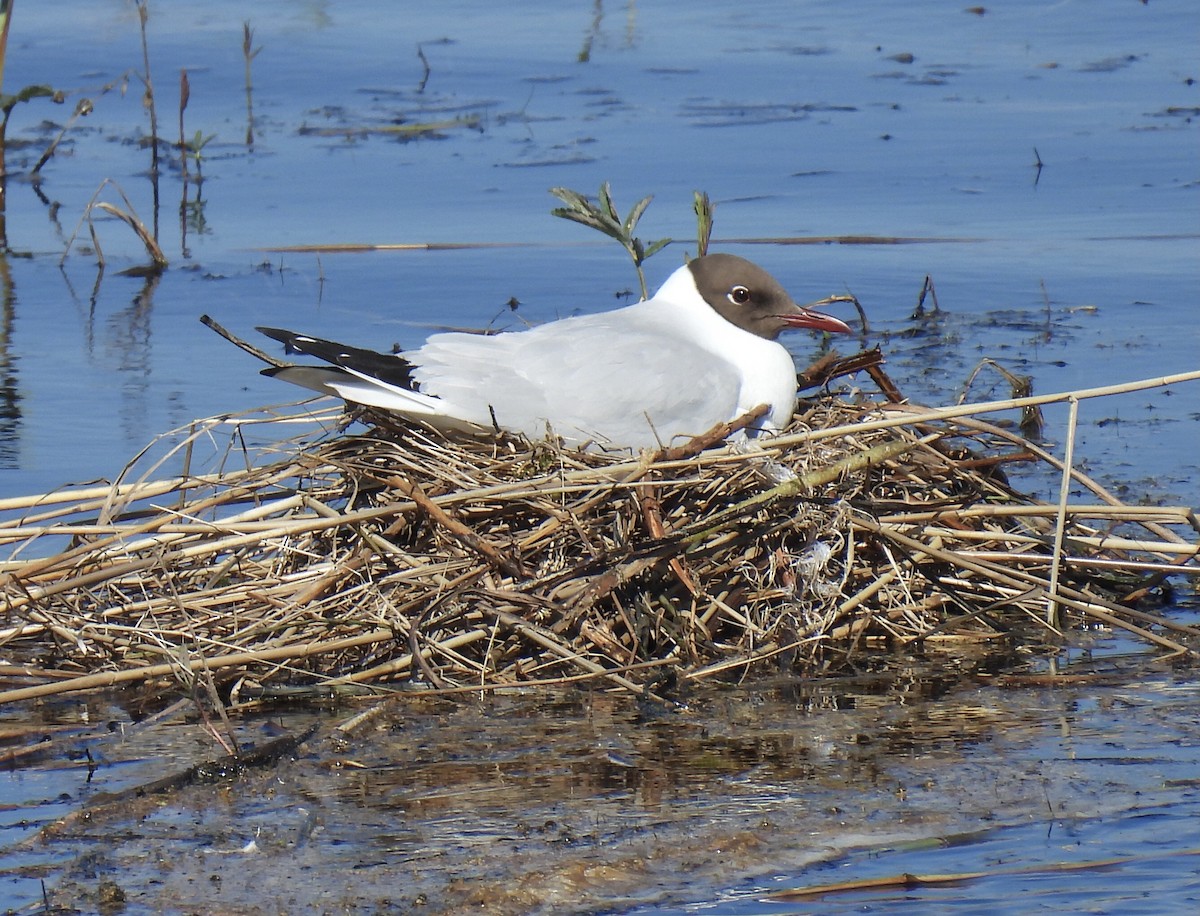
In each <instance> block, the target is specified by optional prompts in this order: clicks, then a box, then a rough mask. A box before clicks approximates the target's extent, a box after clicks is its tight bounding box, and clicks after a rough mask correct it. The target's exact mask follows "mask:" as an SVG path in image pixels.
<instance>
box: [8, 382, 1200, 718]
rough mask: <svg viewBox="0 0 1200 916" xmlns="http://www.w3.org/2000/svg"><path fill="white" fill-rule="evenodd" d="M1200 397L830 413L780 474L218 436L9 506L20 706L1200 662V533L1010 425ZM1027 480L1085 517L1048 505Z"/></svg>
mask: <svg viewBox="0 0 1200 916" xmlns="http://www.w3.org/2000/svg"><path fill="white" fill-rule="evenodd" d="M1196 375H1200V373H1197V374H1196ZM1179 380H1181V379H1178V378H1176V379H1172V380H1163V379H1157V380H1152V381H1149V382H1145V383H1134V384H1133V385H1132V386H1124V387H1121V386H1114V387H1113V388H1110V389H1090V390H1088V391H1083V392H1071V393H1068V394H1064V395H1059V396H1054V395H1047V396H1041V397H1038V398H1023V399H1017V400H1012V401H1008V402H990V403H989V404H985V405H974V406H971V405H965V406H958V407H952V408H942V409H932V410H930V409H924V408H918V407H914V406H911V405H907V404H899V403H893V402H891V401H889V400H870V399H861V400H854V401H850V400H844V399H839V398H837V397H834V396H831V395H824V396H821V397H819V398H817V399H814V400H809V401H802V403H801V407H800V410H799V412H798V415H797V416H796V418H795V419H794V421H793V423H792V424H791V426H790V427H789V428H788V429H787V430H786V431H785V432H784V433H783V434H782V435H780V436H777V437H775V438H772V439H769V440H766V441H765V442H764V443H763V444H762V446H761V447H757V446H755V447H748V448H747V447H742V448H738V447H736V446H728V445H724V444H718V445H717V446H715V447H706V446H712V443H713V442H714V441H715V442H718V443H720V434H721V433H722V432H725V430H720V429H718V430H716V431H714V432H713V433H712V434H710V435H709V436H708V437H701V439H700V440H697V441H693V442H692V443H688V444H686V445H684V446H682V447H677V448H670V449H662V450H659V451H658V452H655V453H644V454H642V455H640V456H637V457H631V456H630V455H629V454H628V453H627V452H625V453H621V454H617V455H611V454H604V453H601V452H599V451H596V450H587V451H579V450H574V449H564V448H561V447H558V446H557V445H555V444H553V443H551V442H540V443H530V442H527V441H525V440H522V439H517V438H512V437H505V436H496V437H493V438H481V439H455V440H451V439H447V438H444V437H441V436H440V435H438V434H436V433H434V432H432V431H428V430H421V429H415V428H412V427H400V426H397V425H395V424H394V423H393V422H391V421H390V420H389V418H387V417H385V416H380V415H376V414H371V413H362V412H360V413H357V414H354V415H353V416H354V417H355V418H356V419H359V420H362V421H364V422H365V423H366V424H367V431H366V432H362V433H358V434H348V433H346V432H345V431H344V426H345V421H346V419H347V415H343V414H340V413H338V412H336V411H326V412H325V413H324V414H319V413H317V414H314V413H313V410H312V409H310V410H309V411H308V412H307V413H306V412H304V411H293V412H292V414H291V415H288V414H281V413H279V412H276V411H262V412H256V413H254V414H248V415H245V416H240V417H233V418H228V417H226V418H214V419H211V420H207V421H202V422H197V423H195V424H193V425H192V426H191V427H189V428H188V429H186V430H184V431H181V432H179V433H177V434H176V435H175V436H168V437H164V441H166V442H167V443H168V444H169V453H168V457H171V458H172V460H176V461H180V460H182V462H183V464H184V466H185V467H189V468H190V467H191V466H192V465H193V464H196V463H199V462H198V459H196V458H195V456H196V455H197V454H199V452H200V451H202V450H203V449H204V448H208V449H209V450H215V452H216V455H215V458H213V459H212V460H213V461H214V462H215V467H216V468H217V469H216V470H213V471H209V472H206V473H203V474H201V473H190V472H189V473H185V474H183V475H182V476H179V477H172V478H168V479H156V478H155V477H154V473H153V472H154V470H155V468H157V467H160V466H161V465H162V463H163V462H162V461H159V462H158V463H157V464H153V465H152V467H151V471H150V472H147V473H143V474H142V475H141V476H140V477H139V479H138V480H137V482H128V481H129V480H130V479H131V478H132V477H133V469H132V466H131V468H130V469H127V473H126V474H125V475H124V476H123V478H122V481H119V482H118V483H117V484H113V485H104V486H92V487H68V488H63V489H62V490H60V491H56V492H53V493H47V494H38V495H36V496H30V497H25V498H20V499H9V500H5V501H3V502H0V548H2V549H3V550H4V554H5V556H6V557H7V559H6V560H4V561H0V600H2V602H3V608H4V612H5V617H4V622H3V628H2V629H0V639H2V640H3V642H4V644H5V646H6V647H7V651H8V654H9V664H8V665H6V669H5V684H6V687H7V689H5V690H4V691H0V702H14V701H17V700H24V699H30V698H34V697H39V696H51V695H56V694H61V693H66V692H68V691H72V690H82V689H92V688H98V687H108V686H112V685H117V684H130V683H139V684H141V685H143V686H144V687H145V688H146V689H149V690H162V691H164V692H175V691H177V690H178V688H179V687H180V686H193V685H195V684H196V683H197V678H198V677H201V676H202V677H203V679H204V680H205V682H206V683H208V684H209V686H218V687H220V688H221V692H222V693H223V694H225V695H226V696H229V697H230V698H231V699H232V701H233V702H234V703H239V702H247V701H254V700H257V699H265V698H272V697H290V696H296V695H299V696H305V695H312V696H321V695H330V694H339V693H340V694H350V693H357V692H363V691H377V690H395V689H401V688H412V687H413V686H415V685H419V686H421V687H423V688H426V689H439V690H468V689H470V690H477V689H481V688H484V689H486V688H495V687H500V686H505V685H544V684H565V683H572V682H579V681H594V682H595V683H596V684H597V685H599V686H606V687H614V688H618V689H625V690H630V691H635V692H639V693H643V694H646V695H648V696H668V695H669V694H670V692H671V691H672V690H674V689H676V687H677V686H678V685H679V684H680V682H686V681H693V682H694V681H699V680H702V679H733V678H740V677H744V676H746V675H748V674H755V673H766V672H775V671H779V670H780V669H781V668H782V669H783V670H787V671H793V672H797V673H801V674H805V675H810V676H821V675H823V674H835V673H845V672H847V671H861V670H863V669H864V668H867V667H871V666H875V667H876V668H877V667H878V666H879V665H881V664H882V665H884V666H886V665H887V664H888V661H887V660H888V659H889V658H895V659H896V663H897V664H899V663H900V660H901V659H902V658H903V656H904V655H905V653H904V652H897V651H896V650H897V649H903V648H905V647H912V648H914V649H941V650H948V651H955V650H957V649H963V650H969V651H971V652H973V653H978V652H979V651H980V650H982V651H984V652H985V653H987V652H990V651H991V650H992V649H995V650H996V651H997V652H1000V651H1002V652H1003V653H1004V654H1005V655H1007V656H1008V657H1012V651H1013V649H1014V648H1017V649H1021V650H1023V651H1028V652H1031V653H1043V652H1044V653H1052V652H1054V651H1056V650H1057V648H1058V647H1059V646H1061V645H1062V643H1063V641H1064V639H1066V638H1068V632H1069V631H1071V630H1073V629H1079V628H1085V627H1087V628H1090V627H1096V626H1099V627H1103V628H1106V629H1111V628H1119V629H1123V630H1125V631H1127V632H1128V633H1129V634H1132V635H1133V636H1134V637H1135V638H1136V639H1138V640H1144V641H1145V642H1146V643H1147V644H1149V645H1153V646H1154V647H1156V649H1157V650H1160V651H1161V652H1162V653H1163V654H1164V655H1167V656H1170V657H1176V658H1180V659H1192V660H1194V659H1195V658H1196V653H1197V651H1198V650H1200V640H1198V637H1200V630H1197V629H1194V628H1191V627H1189V626H1187V625H1184V624H1181V623H1177V622H1174V621H1172V620H1171V619H1170V617H1169V616H1164V615H1162V614H1158V613H1155V610H1154V608H1155V606H1154V605H1153V604H1152V603H1151V602H1150V601H1149V600H1147V599H1151V598H1154V597H1156V596H1157V595H1158V594H1159V592H1160V591H1161V590H1162V589H1164V588H1167V587H1169V582H1170V577H1173V576H1174V577H1181V576H1182V577H1188V576H1195V575H1196V572H1197V563H1196V557H1197V553H1198V549H1200V548H1198V546H1197V535H1198V534H1200V523H1198V521H1197V517H1196V514H1195V512H1194V510H1193V509H1191V508H1188V507H1169V506H1132V505H1125V504H1123V503H1122V502H1120V501H1119V500H1117V499H1116V498H1114V497H1113V496H1112V495H1111V494H1109V493H1108V492H1106V491H1105V490H1104V489H1103V488H1102V487H1101V486H1100V485H1099V484H1097V483H1096V482H1095V481H1093V480H1091V479H1089V478H1088V477H1087V476H1085V475H1084V474H1082V473H1081V472H1080V471H1079V470H1078V469H1077V468H1074V467H1072V466H1071V464H1070V449H1069V447H1068V449H1067V460H1066V461H1065V462H1064V461H1060V460H1059V459H1056V458H1054V457H1053V456H1052V455H1050V454H1049V453H1048V452H1046V451H1044V450H1043V449H1042V448H1041V447H1039V446H1038V445H1037V444H1036V443H1035V442H1033V441H1030V440H1027V439H1026V438H1024V437H1023V436H1022V435H1021V434H1019V433H1017V432H1016V431H1015V430H1014V429H1010V428H1006V427H1003V426H1000V425H996V424H994V423H992V422H989V421H987V420H985V419H984V418H983V417H984V416H985V415H986V414H989V413H992V412H995V411H997V410H1000V409H1002V408H1024V409H1025V410H1034V409H1036V406H1037V405H1038V404H1040V403H1047V402H1050V401H1054V400H1059V401H1069V402H1070V403H1072V404H1076V403H1078V401H1079V400H1080V399H1083V398H1086V397H1095V396H1102V395H1105V394H1109V393H1115V392H1116V391H1117V390H1131V389H1132V388H1134V387H1151V386H1153V385H1159V384H1164V383H1166V382H1167V381H1179ZM324 403H325V404H328V403H329V402H328V401H326V402H324ZM314 422H315V423H316V424H317V427H318V434H317V435H311V430H312V428H313V427H312V424H313V423H314ZM297 423H301V424H303V425H304V426H305V428H306V430H308V431H309V432H310V434H308V435H303V436H295V434H294V433H290V432H289V430H292V429H294V428H295V424H297ZM1070 432H1071V433H1073V430H1071V431H1070ZM289 436H290V438H289ZM251 441H258V442H270V443H271V444H269V445H252V444H250V443H251ZM213 443H217V445H216V446H215V449H214V446H213ZM181 456H182V457H181ZM139 460H142V461H144V460H145V456H142V458H141V459H139ZM164 460H165V459H164ZM1014 461H1021V462H1036V463H1040V464H1041V465H1043V466H1044V470H1046V471H1047V472H1048V473H1051V474H1054V475H1056V476H1057V477H1058V478H1061V479H1062V482H1063V494H1064V497H1063V499H1062V500H1061V501H1059V502H1057V503H1045V502H1039V501H1036V500H1033V499H1030V498H1028V497H1026V496H1023V495H1022V494H1021V493H1019V492H1018V491H1017V490H1016V489H1014V488H1013V487H1012V486H1010V485H1009V483H1008V482H1007V479H1006V476H1005V473H1004V468H1005V467H1006V466H1007V465H1009V464H1010V463H1011V462H1014ZM1081 489H1082V491H1083V492H1085V493H1086V494H1087V498H1086V500H1085V501H1083V502H1079V501H1075V500H1068V499H1067V498H1066V494H1068V493H1069V492H1071V491H1072V490H1074V491H1075V492H1076V493H1078V492H1079V491H1080V490H1081ZM1180 532H1183V533H1182V534H1181V533H1180ZM1185 535H1186V537H1185ZM14 659H19V662H17V661H14Z"/></svg>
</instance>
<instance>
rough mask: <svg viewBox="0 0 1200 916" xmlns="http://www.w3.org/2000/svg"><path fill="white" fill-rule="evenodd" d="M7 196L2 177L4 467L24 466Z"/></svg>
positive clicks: (0, 453) (0, 457)
mask: <svg viewBox="0 0 1200 916" xmlns="http://www.w3.org/2000/svg"><path fill="white" fill-rule="evenodd" d="M2 173H3V165H2V164H0V174H2ZM3 200H4V185H3V183H2V179H0V468H4V469H15V468H18V467H20V456H21V393H20V379H19V377H18V375H17V363H18V362H19V360H20V356H18V355H17V348H16V345H15V342H14V340H13V329H14V325H15V318H16V303H17V293H16V289H15V288H14V286H13V278H12V270H11V268H10V267H9V263H8V245H7V243H5V241H4V238H3V234H2V233H3V222H2V220H3V212H4V211H3V207H4V204H3Z"/></svg>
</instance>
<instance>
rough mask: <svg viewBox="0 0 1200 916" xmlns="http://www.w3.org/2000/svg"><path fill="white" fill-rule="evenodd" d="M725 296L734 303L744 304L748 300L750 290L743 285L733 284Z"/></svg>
mask: <svg viewBox="0 0 1200 916" xmlns="http://www.w3.org/2000/svg"><path fill="white" fill-rule="evenodd" d="M726 298H728V299H729V301H730V302H732V303H733V304H734V305H745V304H746V303H747V302H749V301H750V298H751V297H750V290H748V289H747V288H746V287H744V286H735V287H734V288H733V289H731V290H730V291H729V292H728V293H727V294H726Z"/></svg>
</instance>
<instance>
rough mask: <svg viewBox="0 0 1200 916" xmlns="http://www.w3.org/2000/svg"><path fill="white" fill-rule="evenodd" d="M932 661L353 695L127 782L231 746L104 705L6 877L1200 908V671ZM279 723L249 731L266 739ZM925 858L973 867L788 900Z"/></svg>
mask: <svg viewBox="0 0 1200 916" xmlns="http://www.w3.org/2000/svg"><path fill="white" fill-rule="evenodd" d="M937 667H938V669H939V670H943V671H944V670H945V669H944V667H942V666H941V665H938V666H937ZM927 672H928V669H927V668H926V667H924V666H923V665H921V664H920V663H919V662H917V661H916V660H914V665H913V668H912V669H911V675H912V679H911V681H909V682H908V683H905V684H892V685H888V686H884V685H880V684H875V685H871V684H864V683H858V684H856V683H853V682H848V681H842V682H839V683H834V684H830V683H825V684H812V683H808V684H805V683H798V682H791V683H789V682H776V683H773V684H760V685H757V686H755V687H742V688H734V687H731V688H729V689H727V690H722V691H719V692H712V693H704V694H701V695H696V696H693V697H690V698H689V700H688V703H687V706H686V708H685V709H681V710H676V711H671V712H664V711H662V710H657V709H650V708H646V707H643V706H639V705H638V704H637V703H635V702H633V701H631V700H629V699H625V698H618V697H612V696H607V695H603V694H595V693H591V692H586V691H581V692H566V693H559V694H554V695H550V696H547V695H545V694H541V695H536V696H534V695H519V694H517V695H512V696H507V697H500V698H492V699H489V700H484V701H472V700H463V699H460V700H457V701H454V702H450V701H447V700H444V699H443V700H435V699H428V698H426V699H422V698H419V697H407V698H401V699H399V700H397V701H396V702H395V703H394V705H392V706H391V707H390V708H389V709H388V710H387V711H386V712H385V713H383V714H381V715H377V716H374V717H373V718H372V719H371V720H370V721H369V722H367V723H366V724H364V725H362V726H360V728H359V729H357V730H356V732H355V733H354V734H353V735H342V734H339V733H338V732H337V731H336V729H335V727H334V726H335V723H336V722H337V721H339V719H342V720H344V718H345V715H344V711H343V713H342V714H340V715H309V716H305V715H298V714H296V713H294V712H293V713H290V714H286V715H285V716H284V719H283V720H284V721H286V722H287V723H288V727H289V728H294V729H297V730H300V729H303V728H305V727H306V726H308V725H309V724H311V723H317V724H319V725H320V730H319V731H318V733H317V734H316V735H315V736H314V737H313V738H312V739H310V740H309V741H308V742H307V743H306V744H304V745H303V746H301V747H300V748H299V749H298V751H297V752H296V753H295V756H294V759H290V758H285V759H284V760H282V761H280V762H279V763H277V764H276V765H273V766H269V767H266V768H263V769H260V770H255V771H250V772H247V773H246V774H244V775H243V776H241V777H240V778H238V779H229V778H226V779H216V780H215V781H214V782H213V783H211V784H203V785H192V786H185V787H183V788H179V789H175V790H172V791H169V792H164V793H163V794H160V795H155V794H148V795H146V796H145V797H137V795H136V794H133V795H131V794H126V795H124V796H122V797H120V798H119V799H117V800H108V801H106V800H105V798H104V797H102V796H99V795H98V794H97V793H102V792H106V791H108V792H111V791H119V790H122V789H127V788H128V787H130V786H138V785H144V784H145V783H146V782H148V781H149V780H148V777H157V776H160V775H161V774H162V772H163V771H164V770H165V769H170V770H173V771H178V770H182V769H183V768H184V767H186V766H187V765H190V764H192V763H195V762H200V761H202V760H204V759H206V754H208V753H211V748H209V747H206V745H208V744H209V743H210V742H208V741H206V740H205V736H204V735H203V734H202V732H201V730H200V729H199V727H198V726H196V725H187V724H185V723H184V722H183V721H182V720H179V721H175V720H173V721H172V722H170V723H167V724H161V723H160V724H158V725H155V726H151V727H139V726H137V725H136V724H135V723H132V722H130V721H129V717H128V714H127V713H126V712H125V711H123V710H121V709H119V708H118V707H115V706H106V705H104V704H103V703H95V702H94V703H91V704H88V715H89V718H91V719H92V721H93V722H95V721H96V720H100V721H102V722H103V723H104V724H103V726H102V728H103V729H108V730H109V734H108V736H107V737H103V738H97V737H91V738H90V739H89V740H87V741H86V742H85V741H84V740H82V737H81V739H80V742H79V744H80V746H82V745H83V744H85V743H86V744H87V745H88V746H89V747H90V748H91V753H92V760H93V762H94V765H95V766H96V767H97V768H98V769H97V770H96V774H95V776H94V777H93V779H92V780H91V782H90V783H88V782H87V781H86V776H87V766H86V765H85V761H83V760H79V761H77V763H76V764H75V766H74V767H72V768H70V769H68V770H66V771H60V772H59V779H60V780H61V781H65V782H71V783H73V788H72V790H71V791H70V792H69V793H68V795H69V797H68V798H64V799H62V800H61V804H62V807H63V809H64V810H65V809H71V810H78V809H83V810H89V811H90V813H89V815H88V816H86V817H84V818H81V819H73V820H70V821H68V822H67V823H66V824H65V826H61V827H59V828H56V829H55V830H54V835H53V837H52V838H51V839H49V840H48V841H46V842H45V843H37V842H35V843H32V844H29V843H20V842H15V843H12V845H10V850H11V852H10V855H9V856H8V857H7V858H8V862H9V866H8V869H7V874H8V877H7V878H6V879H5V884H6V886H7V887H8V889H9V891H10V893H12V894H13V895H14V897H13V899H21V898H24V899H29V900H32V899H34V898H35V897H36V894H37V891H36V877H37V876H39V875H43V874H44V875H47V876H49V877H50V878H52V879H53V880H52V884H53V886H54V887H55V888H56V889H55V892H54V895H53V897H52V899H53V900H55V901H56V902H60V903H63V904H72V903H73V904H75V905H77V906H80V907H81V908H82V909H83V910H84V911H89V910H91V909H92V908H93V907H95V906H96V905H97V902H98V895H99V894H100V893H101V887H102V885H103V886H106V887H107V888H108V892H109V893H112V892H113V888H114V887H115V888H120V890H121V892H122V893H123V894H124V896H125V901H126V907H127V910H128V911H130V912H143V911H150V912H156V911H168V912H173V911H181V912H196V913H222V912H233V911H239V912H262V913H276V912H298V911H302V910H303V911H318V912H348V911H349V912H379V911H387V912H391V911H397V912H407V911H410V910H417V909H419V910H420V911H422V912H431V913H442V912H445V913H452V912H462V911H463V910H465V909H468V908H469V909H473V910H476V911H482V912H497V913H516V912H546V913H549V912H594V911H612V912H618V911H619V912H624V911H631V910H632V911H636V912H685V911H691V910H690V909H689V904H691V905H695V906H697V907H698V908H700V909H702V910H704V911H706V912H707V911H711V912H722V913H750V912H754V913H764V912H765V913H773V912H780V913H792V912H813V911H819V912H843V911H845V912H862V911H863V910H864V909H865V910H866V911H868V912H871V911H876V910H883V911H888V910H890V909H891V908H892V907H895V906H902V905H905V904H909V905H911V904H914V903H915V904H916V905H918V906H920V907H921V909H922V911H933V910H936V909H937V908H938V907H939V906H940V905H943V904H944V905H947V906H950V905H956V904H957V905H962V904H967V905H968V906H969V909H968V911H969V912H1012V913H1017V912H1029V911H1030V910H1031V908H1038V907H1042V906H1054V907H1061V908H1065V909H1069V910H1075V911H1078V910H1081V909H1090V910H1091V911H1096V912H1139V911H1140V912H1158V913H1165V912H1187V911H1188V910H1189V908H1190V907H1194V905H1195V903H1196V902H1197V899H1198V898H1200V881H1197V879H1196V859H1195V856H1196V855H1198V854H1200V842H1197V841H1200V834H1197V831H1196V827H1195V824H1196V822H1197V817H1198V816H1200V783H1198V781H1197V776H1196V767H1195V761H1196V754H1197V749H1198V747H1200V701H1198V699H1197V692H1196V682H1195V680H1194V679H1192V678H1181V677H1179V676H1177V675H1174V674H1172V673H1171V672H1170V671H1169V670H1161V669H1158V670H1156V668H1155V666H1146V665H1144V664H1140V663H1134V662H1133V661H1132V660H1130V659H1125V660H1120V659H1117V660H1113V661H1110V662H1106V663H1104V664H1102V665H1093V664H1087V665H1085V664H1080V665H1079V666H1078V667H1077V668H1076V669H1074V670H1073V671H1072V672H1071V674H1072V675H1073V676H1072V677H1068V678H1063V679H1062V680H1061V681H1060V682H1059V685H1057V686H1033V685H1031V684H1030V682H1028V681H1026V682H1024V683H1022V682H1019V681H1010V682H999V683H996V682H989V681H992V679H987V678H981V679H978V680H975V679H964V680H962V681H959V682H957V683H953V684H952V683H948V682H946V681H945V680H944V679H943V680H941V681H939V682H932V681H929V680H925V679H924V678H925V675H926V674H927ZM1134 675H1136V681H1137V682H1136V683H1133V682H1132V680H1133V676H1134ZM83 709H84V707H83V705H82V704H81V705H78V706H76V707H74V708H73V709H69V708H65V707H64V708H63V709H61V710H59V716H58V717H57V719H56V722H55V724H56V725H67V724H69V723H70V720H71V719H72V718H74V720H75V721H74V723H70V724H75V725H77V726H78V725H80V724H81V723H80V722H79V719H80V714H81V713H82V712H83ZM277 721H278V720H277V719H276V717H262V716H251V717H248V718H247V719H246V720H244V721H243V722H242V723H241V725H240V726H239V731H240V732H241V736H242V737H243V738H244V739H247V740H252V741H255V742H257V743H259V744H264V743H266V742H268V741H270V740H271V739H272V738H274V737H275V736H277V735H278V733H279V729H278V726H277ZM54 756H58V755H57V754H56V755H54ZM164 759H169V760H170V761H171V764H170V765H169V766H167V767H164V765H163V762H164ZM62 813H64V812H63V811H59V812H53V811H46V812H45V813H44V814H43V817H44V818H46V819H49V818H52V817H55V816H58V815H59V814H62ZM36 826H38V825H37V824H28V823H27V824H22V825H20V826H19V827H18V826H17V825H10V826H8V827H7V829H6V830H5V833H6V834H7V839H8V840H9V841H10V842H12V841H15V840H17V838H18V837H19V836H20V835H21V834H25V835H26V836H31V835H32V830H33V828H34V827H36ZM1118 857H1123V858H1125V861H1122V862H1120V863H1110V864H1109V865H1108V866H1107V867H1106V868H1103V869H1100V868H1098V867H1093V866H1095V865H1097V864H1099V863H1102V862H1103V861H1105V860H1109V859H1114V858H1118ZM905 872H907V873H912V874H918V875H930V874H938V873H941V874H947V873H959V874H962V875H963V876H964V877H963V878H962V880H960V881H958V882H955V883H952V884H948V885H945V884H943V885H937V886H932V887H928V888H920V887H915V888H913V887H910V888H898V887H883V888H877V889H873V890H860V891H857V892H848V891H842V892H840V893H828V894H824V895H821V896H818V897H815V898H810V899H807V900H804V901H798V902H791V903H788V902H783V901H770V902H768V901H766V900H765V898H766V897H767V896H769V895H779V894H782V893H785V892H787V891H789V890H793V889H796V888H811V887H813V886H816V885H829V884H834V883H838V882H842V881H847V880H869V879H872V878H878V877H884V876H895V875H899V874H901V873H905ZM974 872H982V873H983V875H982V876H978V875H976V876H974V877H967V876H968V875H970V873H974ZM31 885H32V887H31ZM1144 901H1146V902H1145V903H1144ZM1149 901H1152V903H1149Z"/></svg>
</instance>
